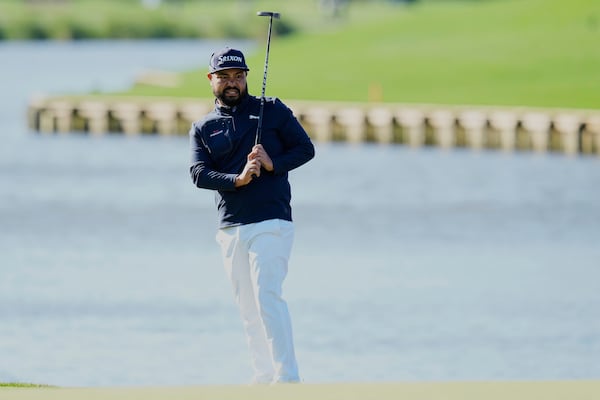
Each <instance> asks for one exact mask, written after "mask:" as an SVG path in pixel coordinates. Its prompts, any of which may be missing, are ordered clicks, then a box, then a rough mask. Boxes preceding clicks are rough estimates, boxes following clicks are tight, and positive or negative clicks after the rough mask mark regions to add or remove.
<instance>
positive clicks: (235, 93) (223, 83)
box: [208, 68, 248, 107]
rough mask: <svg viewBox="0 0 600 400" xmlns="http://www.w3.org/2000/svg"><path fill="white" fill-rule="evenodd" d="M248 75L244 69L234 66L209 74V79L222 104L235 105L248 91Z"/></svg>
mask: <svg viewBox="0 0 600 400" xmlns="http://www.w3.org/2000/svg"><path fill="white" fill-rule="evenodd" d="M246 75H247V73H246V71H244V70H243V69H237V68H232V69H225V70H223V71H218V72H215V73H212V74H208V79H209V80H210V86H211V87H212V91H213V94H214V95H215V97H216V98H217V99H219V101H220V102H221V103H222V104H224V105H226V106H229V107H233V106H236V105H238V104H239V103H240V101H241V100H242V97H244V96H245V95H246V94H247V93H248V85H247V83H246Z"/></svg>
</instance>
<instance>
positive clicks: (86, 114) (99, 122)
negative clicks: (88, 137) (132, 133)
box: [78, 101, 108, 135]
mask: <svg viewBox="0 0 600 400" xmlns="http://www.w3.org/2000/svg"><path fill="white" fill-rule="evenodd" d="M78 109H79V114H80V115H81V116H82V117H83V118H85V119H87V123H88V129H89V131H90V133H91V134H93V135H100V134H103V133H106V132H108V106H107V105H106V103H103V102H100V101H84V102H82V103H81V104H79V107H78Z"/></svg>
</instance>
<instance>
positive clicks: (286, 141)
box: [273, 99, 315, 174]
mask: <svg viewBox="0 0 600 400" xmlns="http://www.w3.org/2000/svg"><path fill="white" fill-rule="evenodd" d="M275 107H276V112H277V113H278V114H279V115H280V116H281V125H280V128H279V130H280V131H279V136H280V138H281V141H282V143H283V146H284V148H285V151H284V152H283V153H282V154H280V155H278V156H277V157H275V158H274V159H273V173H275V174H282V173H286V172H288V171H291V170H293V169H295V168H298V167H299V166H301V165H303V164H305V163H307V162H308V161H310V160H311V159H312V158H313V157H314V156H315V147H314V145H313V143H312V142H311V140H310V137H309V136H308V134H307V133H306V131H305V130H304V128H303V127H302V125H301V124H300V122H299V121H298V119H297V118H296V117H295V116H294V113H293V112H292V110H290V109H289V108H288V107H287V106H286V105H285V104H283V103H282V102H281V101H280V100H279V99H276V100H275Z"/></svg>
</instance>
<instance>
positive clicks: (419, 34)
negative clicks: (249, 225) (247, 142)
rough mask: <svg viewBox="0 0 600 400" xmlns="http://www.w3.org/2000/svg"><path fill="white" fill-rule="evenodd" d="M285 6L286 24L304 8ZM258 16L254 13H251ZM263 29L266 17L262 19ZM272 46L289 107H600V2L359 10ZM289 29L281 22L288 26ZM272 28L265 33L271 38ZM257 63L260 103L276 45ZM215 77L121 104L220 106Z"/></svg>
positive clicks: (277, 87) (197, 76)
mask: <svg viewBox="0 0 600 400" xmlns="http://www.w3.org/2000/svg"><path fill="white" fill-rule="evenodd" d="M288 7H289V6H288V5H287V3H286V4H282V5H281V7H279V10H280V11H281V12H282V19H283V20H286V19H288V18H294V10H291V9H289V10H288ZM248 14H249V15H254V11H248ZM254 19H255V20H256V19H258V20H259V21H260V20H261V19H260V18H254ZM318 19H319V18H316V16H315V18H313V24H314V25H313V26H312V27H311V28H310V29H306V30H304V31H303V32H304V33H302V34H295V35H289V36H285V37H282V36H276V37H274V38H273V41H272V44H271V55H270V62H269V77H268V85H267V95H276V96H279V97H282V98H284V99H297V100H327V101H357V102H370V101H371V102H372V101H383V102H399V103H435V104H462V105H492V106H533V107H552V108H580V109H581V108H584V109H599V108H600V46H599V45H598V44H599V43H600V2H598V1H596V0H571V1H568V2H567V1H563V0H488V1H467V0H464V1H453V0H448V1H441V0H440V1H423V2H420V3H417V4H415V5H413V6H409V7H408V6H399V5H397V4H391V3H384V2H381V3H375V4H366V3H362V2H361V3H356V4H353V5H352V7H349V8H348V9H347V10H345V11H344V16H343V18H340V19H338V20H335V21H333V22H331V23H324V22H323V21H321V22H319V23H317V22H316V21H317V20H318ZM276 23H279V22H276ZM266 26H267V25H266V20H263V21H262V30H263V32H264V33H266ZM258 40H259V44H260V46H259V47H258V49H257V50H256V52H254V53H253V54H248V62H249V66H250V68H251V74H250V76H249V85H250V89H251V91H252V92H254V94H260V87H261V82H262V70H263V63H264V42H265V38H261V39H258ZM205 74H206V67H205V66H204V65H201V66H199V67H198V69H196V70H193V71H189V72H187V73H184V74H182V76H181V82H180V84H179V85H177V86H176V87H170V88H165V87H158V86H152V85H136V86H134V87H132V88H131V90H129V91H127V92H125V93H119V94H118V95H133V96H174V97H205V98H208V97H210V95H211V94H210V90H209V87H208V85H207V81H206V78H205Z"/></svg>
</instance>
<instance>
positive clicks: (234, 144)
mask: <svg viewBox="0 0 600 400" xmlns="http://www.w3.org/2000/svg"><path fill="white" fill-rule="evenodd" d="M259 110H260V99H259V98H257V97H254V96H250V95H246V96H245V97H244V98H243V99H242V101H241V103H240V104H239V105H237V106H236V107H233V108H229V107H223V106H219V105H217V106H215V109H214V110H213V111H211V112H210V113H209V114H208V115H206V116H205V117H204V118H203V119H201V120H199V121H196V122H194V123H193V124H192V128H191V129H190V147H191V166H190V174H191V177H192V180H193V182H194V184H195V185H196V186H197V187H199V188H202V189H211V190H215V191H216V192H215V202H216V204H217V209H218V212H219V227H221V228H224V227H228V226H235V225H243V224H249V223H254V222H260V221H265V220H268V219H283V220H287V221H291V220H292V209H291V206H290V201H291V197H292V196H291V189H290V184H289V181H288V171H291V170H292V169H294V168H297V167H299V166H301V165H302V164H304V163H306V162H307V161H309V160H310V159H312V158H313V157H314V155H315V149H314V146H313V144H312V142H311V140H310V138H309V137H308V135H307V133H306V131H305V130H304V128H303V127H302V125H300V123H299V122H298V120H297V119H296V117H295V116H294V115H293V113H292V111H291V110H290V109H289V108H288V107H287V106H286V105H285V104H283V103H282V102H281V101H280V100H279V99H277V98H267V99H266V101H265V108H264V114H263V121H262V132H261V138H260V143H261V144H262V145H263V147H264V149H265V151H266V152H267V154H268V155H269V156H270V157H271V160H272V161H273V171H271V172H268V171H266V170H265V169H263V170H262V171H261V173H260V176H259V177H257V178H254V179H253V180H252V181H251V182H250V183H249V184H247V185H245V186H241V187H239V188H236V187H235V178H236V176H237V175H238V174H240V173H241V172H242V170H243V169H244V166H245V164H246V162H247V156H248V154H249V153H250V152H251V151H252V147H253V146H254V141H255V135H256V127H257V124H258V113H259Z"/></svg>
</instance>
